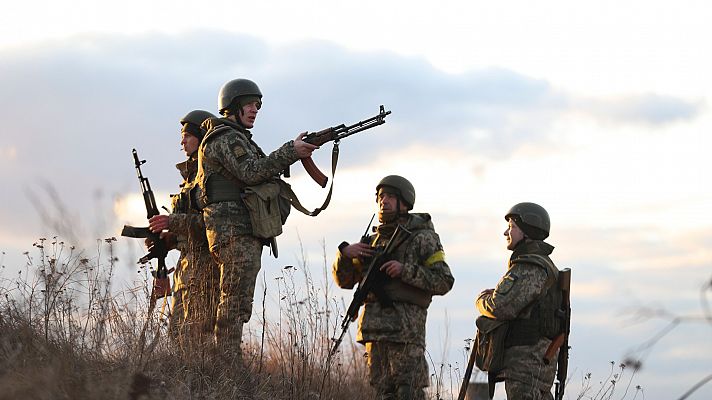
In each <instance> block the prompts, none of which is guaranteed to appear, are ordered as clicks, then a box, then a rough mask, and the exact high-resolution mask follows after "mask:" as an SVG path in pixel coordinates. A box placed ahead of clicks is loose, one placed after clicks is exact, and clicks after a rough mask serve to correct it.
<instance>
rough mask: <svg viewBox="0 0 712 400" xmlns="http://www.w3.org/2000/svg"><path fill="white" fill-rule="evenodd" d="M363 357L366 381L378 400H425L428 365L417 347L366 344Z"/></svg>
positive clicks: (420, 349)
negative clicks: (366, 369) (378, 397)
mask: <svg viewBox="0 0 712 400" xmlns="http://www.w3.org/2000/svg"><path fill="white" fill-rule="evenodd" d="M366 354H367V357H368V373H369V381H370V383H371V386H373V387H374V388H376V392H377V393H379V394H380V395H381V397H380V398H381V399H408V400H411V399H412V400H425V391H424V390H423V387H425V386H427V385H423V382H428V362H427V360H426V359H425V353H424V351H423V348H422V347H421V346H419V345H415V344H408V343H395V342H368V343H366Z"/></svg>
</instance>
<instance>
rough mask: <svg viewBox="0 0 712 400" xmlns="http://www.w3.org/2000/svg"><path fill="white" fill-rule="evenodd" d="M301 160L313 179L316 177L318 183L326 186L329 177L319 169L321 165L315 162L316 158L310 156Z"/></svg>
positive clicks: (315, 180)
mask: <svg viewBox="0 0 712 400" xmlns="http://www.w3.org/2000/svg"><path fill="white" fill-rule="evenodd" d="M300 161H301V162H302V166H304V170H305V171H307V173H308V174H309V176H311V178H312V179H314V182H316V183H318V184H319V186H321V187H326V183H327V182H329V178H328V177H327V176H326V175H324V173H323V172H321V171H320V170H319V167H317V166H316V164H314V160H312V158H311V157H309V158H302V159H301V160H300Z"/></svg>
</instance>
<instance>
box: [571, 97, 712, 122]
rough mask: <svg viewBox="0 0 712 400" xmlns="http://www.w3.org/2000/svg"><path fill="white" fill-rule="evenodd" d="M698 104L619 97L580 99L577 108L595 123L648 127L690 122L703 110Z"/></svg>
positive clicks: (657, 98) (670, 98)
mask: <svg viewBox="0 0 712 400" xmlns="http://www.w3.org/2000/svg"><path fill="white" fill-rule="evenodd" d="M703 105H704V104H703V103H702V102H701V101H690V100H685V99H680V98H677V97H673V96H667V95H660V94H643V95H635V96H621V97H614V98H609V99H581V100H580V101H579V103H578V106H579V107H580V108H581V109H584V110H588V111H589V113H590V114H591V115H592V116H593V117H596V118H598V119H601V120H604V121H607V122H614V123H628V124H643V125H645V126H648V127H655V126H661V125H667V124H671V123H675V122H680V121H685V120H691V119H693V118H695V117H696V116H697V115H699V114H700V112H701V111H702V110H703Z"/></svg>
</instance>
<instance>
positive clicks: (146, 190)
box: [121, 149, 171, 301]
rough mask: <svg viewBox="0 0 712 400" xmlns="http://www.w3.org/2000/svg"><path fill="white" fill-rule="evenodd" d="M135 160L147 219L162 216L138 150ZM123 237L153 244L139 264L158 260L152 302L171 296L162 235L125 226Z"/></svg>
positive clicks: (165, 246)
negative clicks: (144, 173)
mask: <svg viewBox="0 0 712 400" xmlns="http://www.w3.org/2000/svg"><path fill="white" fill-rule="evenodd" d="M132 153H133V158H134V166H135V167H136V175H137V176H138V181H139V183H140V185H141V194H142V195H143V202H144V203H145V205H146V219H150V218H151V217H153V216H155V215H158V214H160V212H159V211H158V206H157V205H156V198H155V197H154V195H153V190H151V184H150V183H149V182H148V178H146V177H144V176H143V173H142V172H141V165H142V164H145V163H146V160H139V158H138V153H137V152H136V149H133V150H132ZM121 236H126V237H132V238H147V239H148V241H149V242H150V243H151V245H150V247H149V248H148V253H147V254H146V255H145V256H143V257H141V258H140V259H139V260H138V263H139V264H145V263H146V262H148V261H149V260H151V259H154V258H155V259H156V260H158V267H157V268H156V272H155V273H154V274H153V276H154V281H153V289H152V290H151V300H152V301H155V300H156V299H160V298H162V297H165V296H170V294H171V282H170V279H168V269H166V255H168V246H167V245H166V241H165V240H163V239H161V235H160V233H153V232H151V230H150V229H149V228H148V227H142V228H136V227H133V226H130V225H124V229H122V230H121Z"/></svg>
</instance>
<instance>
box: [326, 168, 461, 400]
mask: <svg viewBox="0 0 712 400" xmlns="http://www.w3.org/2000/svg"><path fill="white" fill-rule="evenodd" d="M376 203H377V205H378V220H379V222H380V223H381V224H380V225H378V226H377V227H376V228H375V229H374V234H372V235H369V236H368V237H367V238H364V239H363V240H362V241H361V242H359V243H353V244H349V243H347V242H343V243H341V245H339V250H338V252H337V254H336V260H335V261H334V264H333V266H332V272H333V276H334V280H335V281H336V284H337V285H338V286H339V287H341V288H346V289H351V288H353V287H354V286H355V285H356V284H357V283H358V282H359V281H360V280H361V278H362V277H363V276H364V274H365V273H366V272H367V271H364V269H366V268H367V267H368V266H369V264H370V261H369V260H370V258H371V257H372V256H373V255H374V252H375V251H378V250H377V249H381V248H383V247H384V246H385V243H386V242H388V241H389V239H390V238H391V237H392V236H393V234H394V232H395V231H396V228H397V227H398V226H399V225H400V228H398V229H399V232H404V235H402V236H403V240H400V238H396V239H394V240H399V242H398V243H399V245H398V246H397V247H396V248H395V249H393V252H392V255H391V256H390V257H388V259H389V260H390V261H386V262H385V263H383V264H382V265H374V266H373V267H374V268H380V270H381V271H383V272H385V274H386V275H387V278H386V279H385V281H384V283H383V285H382V286H380V288H379V291H380V289H382V291H383V293H385V296H383V297H382V298H381V299H379V297H378V296H377V295H376V294H375V293H369V295H368V297H367V299H366V302H365V305H364V310H363V313H362V314H361V318H360V320H359V330H358V336H357V338H356V339H357V341H358V342H360V343H362V344H364V345H365V346H366V352H367V354H368V368H369V377H370V383H371V386H372V387H373V388H374V389H375V390H376V392H377V394H378V396H379V397H378V398H379V399H398V400H405V399H415V400H419V399H425V392H424V388H425V387H426V386H428V384H429V375H428V365H427V362H426V359H425V323H426V319H427V315H428V306H429V305H430V302H431V300H432V297H433V296H434V295H444V294H445V293H447V292H449V291H450V289H451V288H452V285H453V283H454V281H455V279H454V278H453V276H452V273H451V272H450V267H449V266H448V265H447V263H446V262H445V253H444V251H443V246H442V244H441V243H440V238H439V236H438V234H437V233H435V229H434V227H433V223H432V221H431V218H430V215H429V214H426V213H412V212H410V210H412V209H413V206H414V204H415V189H414V188H413V185H412V184H411V183H410V182H409V181H408V180H407V179H405V178H403V177H401V176H398V175H389V176H386V177H385V178H383V179H382V180H381V181H380V182H379V183H378V185H377V186H376ZM403 228H405V229H404V230H403ZM399 235H401V234H399ZM396 236H398V235H396ZM384 298H385V299H389V300H390V302H392V304H387V303H386V302H385V301H384Z"/></svg>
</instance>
